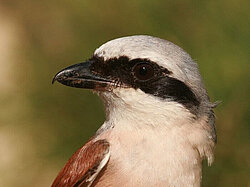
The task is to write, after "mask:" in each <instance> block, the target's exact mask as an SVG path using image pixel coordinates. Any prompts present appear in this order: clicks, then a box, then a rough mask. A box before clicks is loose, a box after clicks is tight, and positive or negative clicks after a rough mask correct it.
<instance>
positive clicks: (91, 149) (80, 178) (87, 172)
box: [52, 138, 110, 187]
mask: <svg viewBox="0 0 250 187" xmlns="http://www.w3.org/2000/svg"><path fill="white" fill-rule="evenodd" d="M109 147H110V145H109V142H108V141H107V140H105V139H102V140H97V141H96V140H95V139H94V138H92V139H90V140H89V141H88V142H87V143H86V144H85V145H84V146H83V147H81V148H80V149H78V150H77V151H76V152H75V153H74V154H73V156H72V157H71V158H70V159H69V160H68V162H67V163H66V164H65V166H64V168H63V169H62V170H61V171H60V173H59V174H58V175H57V177H56V179H55V180H54V182H53V184H52V187H61V186H66V187H67V186H69V187H71V186H72V187H73V186H74V187H80V186H81V187H85V186H86V187H87V186H91V184H92V183H93V181H94V180H95V178H96V177H97V176H98V174H99V173H100V171H101V170H102V169H103V168H104V167H105V165H106V164H107V162H108V160H109V157H110V151H109Z"/></svg>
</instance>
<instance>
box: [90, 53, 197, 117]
mask: <svg viewBox="0 0 250 187" xmlns="http://www.w3.org/2000/svg"><path fill="white" fill-rule="evenodd" d="M90 61H92V62H93V63H92V66H91V69H92V71H93V72H95V73H97V74H98V75H99V76H103V77H104V78H109V79H111V80H115V81H117V80H118V81H119V82H121V83H122V84H125V85H127V86H129V87H132V88H134V89H141V90H142V91H143V92H145V93H147V94H151V95H154V96H156V97H158V98H162V99H167V98H168V99H171V100H173V101H176V102H178V103H180V104H182V105H183V106H185V107H186V108H187V109H189V110H190V111H191V112H192V113H193V114H196V113H197V110H198V107H199V105H200V102H199V99H198V98H197V97H196V95H195V94H194V93H193V92H192V90H191V89H190V88H189V87H188V86H187V85H186V84H185V83H184V82H182V81H180V80H178V79H175V78H172V77H169V75H170V74H172V72H171V71H169V70H167V69H166V68H164V67H161V66H159V65H158V64H156V63H154V62H152V61H150V60H148V59H133V60H129V58H128V57H125V56H122V57H119V58H113V59H109V60H108V61H104V60H103V58H100V57H97V56H94V57H92V58H91V59H90ZM142 64H144V65H145V66H147V67H148V68H149V67H150V68H151V67H152V69H153V73H152V72H151V73H150V74H149V76H148V77H147V76H146V77H143V75H139V76H142V77H138V75H137V76H136V68H137V67H138V68H139V69H138V71H140V65H142ZM149 71H151V70H149ZM144 73H145V72H144ZM143 79H145V80H143Z"/></svg>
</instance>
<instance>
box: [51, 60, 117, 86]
mask: <svg viewBox="0 0 250 187" xmlns="http://www.w3.org/2000/svg"><path fill="white" fill-rule="evenodd" d="M92 63H93V62H92V61H86V62H83V63H80V64H75V65H72V66H69V67H67V68H65V69H63V70H61V71H59V72H58V73H57V74H56V75H55V77H54V78H53V80H52V84H53V83H54V82H55V81H58V82H60V83H61V84H64V85H66V86H71V87H76V88H86V89H96V90H103V89H104V90H105V88H106V87H107V86H108V85H110V83H112V81H110V80H108V79H105V78H103V77H101V76H98V75H96V74H95V73H93V71H91V64H92Z"/></svg>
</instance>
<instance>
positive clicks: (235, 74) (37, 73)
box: [0, 0, 250, 187]
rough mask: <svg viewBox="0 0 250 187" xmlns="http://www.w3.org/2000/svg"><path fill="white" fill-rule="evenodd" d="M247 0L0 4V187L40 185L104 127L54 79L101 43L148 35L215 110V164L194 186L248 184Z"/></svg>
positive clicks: (84, 94) (83, 97)
mask: <svg viewBox="0 0 250 187" xmlns="http://www.w3.org/2000/svg"><path fill="white" fill-rule="evenodd" d="M249 5H250V4H249V1H246V0H245V1H244V0H220V1H195V0H176V1H170V0H167V1H166V0H165V1H164V0H158V1H150V0H137V1H132V0H128V1H117V0H106V1H97V0H91V1H86V0H75V1H66V0H60V1H59V0H53V1H51V0H43V1H32V0H22V1H18V0H12V1H9V0H1V1H0V105H1V107H0V186H2V187H9V186H25V187H32V186H36V187H40V186H41V187H42V186H49V185H50V184H51V182H52V181H53V179H54V177H55V176H56V175H57V173H58V171H59V170H60V169H61V168H62V166H63V165H64V163H65V162H66V161H67V159H68V158H69V157H70V156H71V155H72V154H73V152H74V151H75V150H76V149H78V148H79V147H80V146H81V145H83V144H84V143H85V141H86V140H87V139H88V138H89V137H90V136H92V135H93V134H94V132H95V131H96V130H97V129H98V127H99V126H100V125H101V124H102V123H103V121H104V112H103V106H102V102H101V101H100V99H99V98H98V97H97V96H96V95H94V94H92V93H91V92H90V91H87V90H82V89H74V88H70V87H66V86H62V85H59V84H55V85H52V84H51V80H52V78H53V76H54V75H55V73H57V72H58V71H59V70H61V69H62V68H64V67H66V66H68V65H71V64H74V63H77V62H81V61H83V60H86V59H88V58H89V57H90V56H91V54H92V53H93V51H94V50H95V49H96V48H97V47H98V46H99V45H101V44H102V43H104V42H106V41H108V40H111V39H114V38H117V37H121V36H127V35H135V34H147V35H153V36H157V37H160V38H164V39H167V40H170V41H172V42H174V43H176V44H177V45H179V46H181V47H182V48H184V49H185V50H186V51H187V52H188V53H189V54H191V56H192V57H193V58H194V59H195V60H196V61H197V63H198V64H199V66H200V71H201V74H202V76H203V78H204V82H205V85H206V87H207V89H208V92H209V95H210V97H211V100H212V101H216V100H221V101H223V102H222V104H220V105H219V107H217V108H216V109H215V114H216V117H217V120H216V125H217V134H218V143H217V146H216V151H215V163H214V164H213V165H212V167H207V166H206V163H204V173H203V186H250V179H249V176H250V175H249V174H250V159H249V158H250V155H249V154H250V148H249V147H250V146H249V135H250V128H249V121H250V110H249V109H250V107H249V104H250V102H249V101H250V100H249V91H250V84H249V79H250V77H249V70H250V66H249V63H250V62H249V60H250V56H249V55H250V50H249V42H250V34H249V33H250V25H249V23H250V22H249V20H250V14H249Z"/></svg>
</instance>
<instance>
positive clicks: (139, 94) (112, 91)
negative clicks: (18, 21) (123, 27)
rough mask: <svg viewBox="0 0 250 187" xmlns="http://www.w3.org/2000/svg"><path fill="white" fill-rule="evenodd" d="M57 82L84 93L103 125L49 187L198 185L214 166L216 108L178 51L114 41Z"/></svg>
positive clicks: (139, 41) (155, 42)
mask: <svg viewBox="0 0 250 187" xmlns="http://www.w3.org/2000/svg"><path fill="white" fill-rule="evenodd" d="M55 81H57V82H59V83H61V84H63V85H66V86H70V87H76V88H83V89H90V90H92V91H93V92H95V93H96V94H97V95H98V96H99V97H100V98H101V99H102V100H103V103H104V108H105V114H106V120H105V121H104V123H103V124H102V125H101V127H100V128H99V129H98V130H97V131H96V133H95V134H94V136H93V137H91V138H90V139H89V140H88V141H87V143H86V144H85V145H83V146H82V147H81V148H80V149H78V150H77V151H76V152H75V153H74V154H73V156H72V157H71V158H70V159H69V160H68V162H67V163H66V164H65V166H64V167H63V169H62V170H61V171H60V172H59V174H58V175H57V177H56V179H55V180H54V182H53V184H52V187H62V186H65V187H80V186H81V187H85V186H86V187H87V186H88V187H89V186H91V187H92V186H95V187H108V186H110V187H113V186H115V187H120V186H126V187H127V186H128V187H134V186H136V187H142V186H143V187H144V186H149V187H151V186H159V187H161V186H164V187H165V186H200V185H201V181H202V161H203V160H204V159H207V162H208V165H211V164H212V162H213V160H214V148H215V144H216V129H215V116H214V112H213V109H214V108H215V107H216V103H212V102H210V99H209V96H208V93H207V91H206V88H205V86H204V83H203V80H202V77H201V75H200V72H199V68H198V64H197V63H196V62H195V61H194V60H193V59H192V58H191V56H190V55H189V54H188V53H187V52H186V51H184V50H183V49H182V48H181V47H179V46H177V45H175V44H173V43H172V42H170V41H167V40H164V39H160V38H157V37H153V36H148V35H134V36H125V37H121V38H117V39H113V40H111V41H108V42H106V43H104V44H103V45H101V46H100V47H99V48H97V49H96V50H95V52H94V54H93V55H92V57H91V58H89V59H88V60H87V61H85V62H83V63H78V64H75V65H71V66H69V67H67V68H65V69H63V70H61V71H59V72H58V73H57V74H56V75H55V76H54V78H53V81H52V83H54V82H55Z"/></svg>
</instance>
